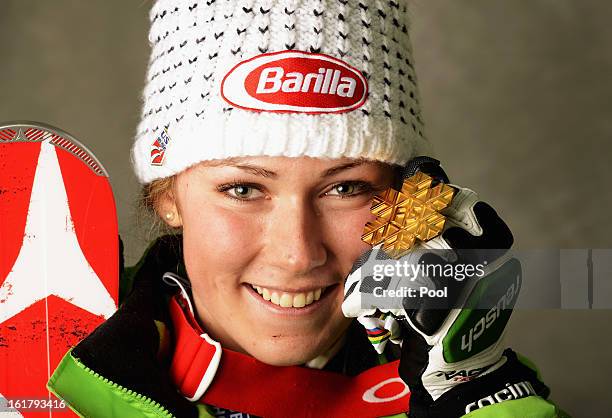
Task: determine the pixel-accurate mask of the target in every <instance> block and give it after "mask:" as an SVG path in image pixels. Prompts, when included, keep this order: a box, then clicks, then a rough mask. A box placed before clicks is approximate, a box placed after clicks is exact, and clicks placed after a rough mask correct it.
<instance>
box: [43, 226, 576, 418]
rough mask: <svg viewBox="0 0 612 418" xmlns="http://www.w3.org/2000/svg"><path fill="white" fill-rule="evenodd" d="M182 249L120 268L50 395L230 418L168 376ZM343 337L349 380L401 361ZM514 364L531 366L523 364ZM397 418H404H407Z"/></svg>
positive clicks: (492, 410)
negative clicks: (100, 318) (115, 304)
mask: <svg viewBox="0 0 612 418" xmlns="http://www.w3.org/2000/svg"><path fill="white" fill-rule="evenodd" d="M180 246H181V245H180V237H171V236H166V237H162V238H160V239H159V240H157V241H156V242H155V243H153V244H152V245H151V246H150V247H149V248H148V249H147V251H146V252H145V255H144V256H143V257H142V259H141V260H140V261H139V262H138V264H137V265H136V266H134V267H132V268H128V269H125V270H124V271H123V274H122V278H121V286H120V308H119V310H118V311H117V312H116V313H115V314H114V315H113V316H112V317H111V318H109V319H108V320H107V321H106V322H105V323H103V324H102V325H101V326H99V327H98V328H97V329H96V330H95V331H94V332H92V333H91V334H90V335H89V336H87V337H86V338H85V339H84V340H83V341H81V342H80V343H79V344H78V345H77V346H76V347H74V348H73V349H72V350H70V351H69V352H68V353H66V355H65V356H64V358H63V359H62V361H61V362H60V364H59V365H58V367H57V368H56V370H55V371H54V373H53V375H52V376H51V378H50V379H49V382H48V384H47V386H48V388H49V390H50V391H52V392H53V393H54V394H56V395H57V396H58V397H59V398H61V399H63V400H65V401H66V403H67V404H68V406H69V407H70V408H71V409H72V410H73V411H75V412H76V413H77V414H79V416H84V417H92V418H96V417H100V418H102V417H104V418H125V417H150V418H153V417H179V418H192V417H193V418H203V417H210V418H213V417H219V416H227V417H229V416H230V413H231V411H227V410H226V411H222V410H221V411H220V410H218V409H216V408H214V407H210V406H206V405H203V404H199V403H192V402H189V401H187V400H186V399H185V398H184V397H182V396H181V395H180V394H179V393H178V391H177V390H176V389H175V388H174V387H173V385H172V383H171V381H170V378H169V376H168V367H169V360H170V358H171V356H169V355H168V354H169V353H168V344H167V343H168V341H169V339H170V338H169V337H168V332H167V327H168V326H169V324H170V323H171V321H170V320H169V316H168V312H167V309H166V307H167V303H168V300H169V298H170V297H171V295H172V293H173V289H170V288H169V287H168V286H166V285H164V284H163V282H162V280H161V276H162V274H163V273H164V272H166V271H172V272H175V273H177V274H179V275H182V276H183V277H186V273H185V271H184V267H183V266H182V264H181V263H180V262H179V261H178V260H182V257H181V248H180ZM346 340H347V343H346V344H345V346H344V347H343V348H342V349H341V350H340V351H339V352H338V354H336V356H335V357H334V358H333V359H332V360H330V362H329V363H328V365H327V366H326V367H325V369H326V370H331V371H336V372H341V373H344V374H349V375H355V374H357V373H359V372H361V371H363V370H365V369H368V368H370V367H373V366H375V365H377V364H381V363H384V362H386V361H391V360H396V359H397V358H398V357H399V349H398V347H397V346H395V345H394V344H388V346H389V349H387V350H385V353H384V354H382V355H377V354H376V352H375V351H374V350H373V349H372V347H371V345H370V343H369V342H368V340H367V337H366V334H365V331H364V329H363V328H362V327H361V325H360V324H358V323H357V321H354V323H353V324H352V326H351V327H350V328H349V331H348V335H347V339H346ZM349 347H350V349H349ZM170 349H171V348H170ZM520 359H521V361H522V362H524V363H525V364H528V365H529V367H533V365H531V364H530V363H529V362H528V361H527V360H526V359H524V358H520ZM223 413H225V415H223ZM232 416H234V415H232ZM243 416H245V417H246V416H248V415H246V414H244V415H243ZM566 416H567V415H565V414H564V413H563V412H562V411H560V410H559V409H558V408H557V407H556V406H555V405H554V404H552V403H550V402H549V401H547V400H545V399H543V398H541V397H539V396H529V397H526V398H522V399H517V400H508V401H504V402H501V403H496V404H493V405H489V406H485V407H483V408H480V409H477V410H475V411H474V412H471V413H469V414H467V415H465V417H466V418H468V417H469V418H482V417H500V418H518V417H520V418H555V417H560V418H561V417H566ZM395 417H407V414H399V415H395Z"/></svg>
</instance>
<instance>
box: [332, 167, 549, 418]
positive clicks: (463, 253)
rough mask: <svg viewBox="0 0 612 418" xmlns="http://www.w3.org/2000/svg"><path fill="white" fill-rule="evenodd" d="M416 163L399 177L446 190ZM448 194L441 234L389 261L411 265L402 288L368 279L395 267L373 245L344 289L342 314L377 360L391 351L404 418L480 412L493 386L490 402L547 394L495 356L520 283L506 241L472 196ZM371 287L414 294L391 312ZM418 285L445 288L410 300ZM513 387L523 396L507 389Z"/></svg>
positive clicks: (510, 359)
mask: <svg viewBox="0 0 612 418" xmlns="http://www.w3.org/2000/svg"><path fill="white" fill-rule="evenodd" d="M420 158H421V160H420V161H417V162H416V163H415V162H413V163H412V164H411V165H410V166H409V169H407V170H406V173H405V178H407V177H409V176H411V175H413V174H414V173H415V172H416V171H417V170H418V171H423V172H425V173H426V174H429V175H430V176H431V177H433V178H434V180H435V181H436V182H437V181H440V182H448V178H447V177H446V175H445V174H444V172H443V171H442V169H441V168H440V167H439V166H438V165H437V163H438V162H437V161H436V160H433V159H427V158H424V159H423V158H422V157H420ZM451 186H452V187H453V188H454V189H455V194H454V196H453V199H452V201H451V203H450V205H449V206H448V207H446V208H445V209H442V210H441V211H440V213H441V214H442V215H444V216H445V217H446V222H445V225H444V228H443V232H442V234H441V235H438V236H437V237H435V238H433V239H431V240H429V241H426V242H421V243H419V244H417V245H416V246H415V247H414V248H413V249H412V250H411V251H410V252H409V253H408V254H407V255H405V256H404V257H402V258H400V259H399V260H397V261H399V262H400V263H402V264H403V263H404V261H407V262H409V263H410V264H412V265H419V264H421V265H422V268H421V270H418V271H419V274H418V275H417V276H416V277H413V278H412V279H410V280H408V281H406V280H405V279H404V280H402V279H399V278H398V277H388V276H387V277H384V279H383V280H381V278H380V277H377V278H376V277H374V276H373V275H372V274H371V271H372V270H373V268H374V267H373V266H374V265H375V264H377V263H378V264H380V263H384V264H392V263H394V262H396V260H390V257H388V256H386V255H385V252H384V251H383V250H381V249H380V248H379V247H380V245H378V246H377V247H378V248H377V247H374V248H373V249H372V250H369V251H368V252H366V253H365V254H363V255H362V257H360V258H359V260H358V261H357V262H356V263H355V265H354V266H353V269H352V271H351V273H350V274H349V276H348V277H347V280H346V283H345V301H344V303H343V306H342V309H343V312H344V314H345V315H346V316H349V317H357V318H358V320H359V322H361V323H362V324H363V325H364V326H365V327H366V329H367V331H368V336H369V337H370V341H371V342H372V343H373V344H374V346H375V348H376V349H377V351H378V352H379V353H381V352H382V351H383V350H384V345H385V343H386V342H387V341H388V340H390V341H392V342H394V343H399V344H401V347H402V350H401V361H400V366H399V374H400V377H401V378H402V379H403V380H404V381H405V382H406V384H407V385H408V386H409V388H410V391H411V398H410V416H411V417H419V418H420V417H434V416H436V417H437V416H440V417H445V418H448V417H453V416H461V415H464V413H467V412H470V411H472V410H476V409H478V408H480V407H482V406H485V405H488V404H489V403H490V402H488V401H486V402H484V401H483V402H481V400H482V399H483V398H485V397H486V395H487V394H488V392H489V391H490V390H492V389H494V388H496V387H500V388H501V389H500V390H502V391H505V392H503V394H504V396H505V395H506V392H507V394H508V396H505V398H504V397H503V396H502V397H500V399H497V398H494V397H492V398H491V399H493V400H494V401H493V402H494V403H495V402H501V400H506V399H516V398H519V397H525V396H529V395H534V394H536V393H538V394H542V395H545V396H547V395H548V389H547V388H546V387H545V386H544V385H543V384H541V383H540V382H539V381H538V380H537V378H536V375H535V372H533V371H532V370H531V369H529V368H527V367H525V366H524V365H523V364H522V363H520V362H519V361H518V360H517V359H516V355H515V354H514V353H513V352H512V351H511V350H506V351H505V352H504V350H503V345H502V337H503V335H504V330H505V327H506V324H507V322H508V320H509V318H510V314H511V312H512V308H513V306H514V304H515V302H516V299H517V297H518V293H519V289H520V284H521V267H520V263H519V262H518V260H516V259H512V258H510V257H509V255H508V254H507V250H508V249H509V248H510V247H511V246H512V243H513V237H512V234H511V232H510V230H509V228H508V227H507V225H506V224H505V223H504V222H503V221H502V220H501V218H500V217H499V216H498V215H497V213H496V212H495V210H493V208H492V207H491V206H489V205H488V204H487V203H485V202H482V201H479V199H478V196H477V195H476V193H475V192H474V191H472V190H470V189H467V188H462V187H458V186H454V185H451ZM467 265H472V266H474V268H473V269H470V271H472V272H473V274H472V275H471V277H465V274H464V273H465V272H466V269H465V266H467ZM426 266H429V267H431V268H425V267H426ZM434 266H437V267H438V268H437V269H436V268H433V267H434ZM462 266H463V267H462ZM379 271H382V269H379ZM413 271H414V270H413ZM424 272H428V273H429V274H428V275H427V274H424ZM442 272H445V273H444V274H442ZM448 272H454V275H452V274H451V275H450V276H449V274H447V273H448ZM458 272H462V274H461V275H459V274H458ZM459 276H461V277H459ZM377 287H378V288H379V289H378V292H379V293H378V294H379V295H380V290H381V287H382V288H383V289H385V290H397V289H400V288H402V287H412V288H414V289H415V291H414V293H413V294H412V296H406V297H403V298H400V303H399V305H396V306H391V305H389V304H385V305H384V306H380V303H381V302H380V298H378V299H377V298H376V297H374V295H375V294H376V291H375V289H376V288H377ZM421 287H427V288H428V289H437V290H439V291H442V290H443V289H446V292H445V296H444V297H442V298H440V297H435V296H426V295H424V296H423V297H420V292H419V291H418V290H419V289H420V288H421ZM376 301H378V304H379V306H377V302H376ZM476 381H478V384H476ZM466 382H468V383H466ZM522 382H527V383H526V384H523V383H522ZM513 384H523V386H524V388H523V386H521V388H523V390H520V391H519V390H518V389H517V388H514V390H510V389H511V388H513V386H512V385H513ZM519 392H520V393H519ZM529 392H531V393H529ZM492 393H495V391H494V392H492Z"/></svg>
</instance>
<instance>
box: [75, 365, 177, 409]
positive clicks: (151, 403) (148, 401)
mask: <svg viewBox="0 0 612 418" xmlns="http://www.w3.org/2000/svg"><path fill="white" fill-rule="evenodd" d="M75 360H77V361H78V363H79V364H80V366H81V367H82V368H83V369H85V371H86V372H87V373H89V374H90V375H92V376H94V377H96V378H97V379H98V380H101V381H102V382H104V384H106V385H109V386H111V387H112V388H113V389H117V390H119V391H120V392H122V393H124V394H126V395H128V396H130V397H132V398H136V399H138V400H139V401H141V402H142V403H144V404H146V405H148V406H149V407H151V408H152V409H154V410H155V411H156V412H157V413H159V414H160V415H159V416H160V417H162V418H175V417H174V415H172V414H171V413H170V411H168V410H167V409H166V408H165V407H163V406H162V405H161V404H160V403H159V402H157V401H154V400H153V399H151V398H149V397H148V396H145V395H142V394H140V393H138V392H135V391H133V390H131V389H128V388H125V387H123V386H121V385H119V384H117V383H115V382H113V381H111V380H109V379H107V378H106V377H104V376H102V375H100V374H99V373H97V372H95V371H94V370H92V369H90V368H89V367H87V366H86V365H84V364H83V363H81V362H80V361H79V360H78V359H76V358H75Z"/></svg>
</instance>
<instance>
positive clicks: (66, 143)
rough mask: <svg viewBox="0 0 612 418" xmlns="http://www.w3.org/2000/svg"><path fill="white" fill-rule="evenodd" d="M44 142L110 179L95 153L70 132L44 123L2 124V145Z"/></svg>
mask: <svg viewBox="0 0 612 418" xmlns="http://www.w3.org/2000/svg"><path fill="white" fill-rule="evenodd" d="M42 141H49V143H51V144H52V145H54V146H56V147H58V148H62V149H63V150H65V151H67V152H69V153H71V154H73V155H74V156H75V157H77V158H78V159H80V160H81V161H82V162H83V163H85V164H86V165H87V166H88V167H89V168H90V169H91V170H92V171H93V172H94V173H96V174H97V175H98V176H102V177H108V173H107V171H106V169H105V168H104V166H103V165H102V163H101V162H100V161H99V160H98V159H97V158H96V156H95V155H94V154H93V152H91V151H90V150H89V149H88V148H87V147H86V146H85V145H83V144H82V143H81V142H79V141H78V140H77V139H76V138H75V137H74V136H72V135H71V134H69V133H68V132H66V131H64V130H62V129H59V128H56V127H55V126H51V125H48V124H46V123H42V122H33V121H11V122H0V144H3V143H8V142H42Z"/></svg>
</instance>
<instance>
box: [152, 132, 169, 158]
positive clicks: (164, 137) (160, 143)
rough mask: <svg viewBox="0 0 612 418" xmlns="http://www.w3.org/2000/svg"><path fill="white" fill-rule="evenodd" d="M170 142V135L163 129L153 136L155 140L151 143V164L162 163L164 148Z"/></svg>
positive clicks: (164, 154)
mask: <svg viewBox="0 0 612 418" xmlns="http://www.w3.org/2000/svg"><path fill="white" fill-rule="evenodd" d="M169 143H170V136H169V135H168V132H166V130H165V129H163V130H161V131H160V132H159V134H158V135H157V138H155V142H153V144H151V165H156V166H159V165H162V164H164V157H165V156H166V150H167V149H168V144H169Z"/></svg>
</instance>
